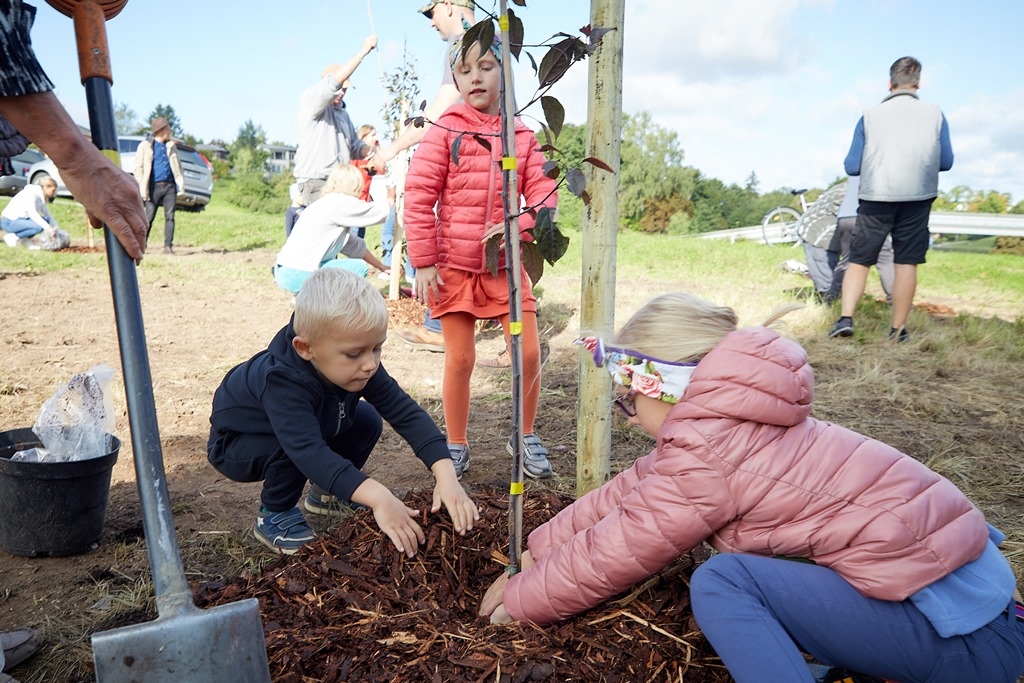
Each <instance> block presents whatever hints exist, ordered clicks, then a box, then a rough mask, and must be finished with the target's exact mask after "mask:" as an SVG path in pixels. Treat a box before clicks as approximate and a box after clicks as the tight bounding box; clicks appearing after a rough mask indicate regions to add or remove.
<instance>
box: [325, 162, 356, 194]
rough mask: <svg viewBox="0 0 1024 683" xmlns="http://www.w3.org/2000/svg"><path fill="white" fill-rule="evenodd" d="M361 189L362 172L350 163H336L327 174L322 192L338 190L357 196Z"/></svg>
mask: <svg viewBox="0 0 1024 683" xmlns="http://www.w3.org/2000/svg"><path fill="white" fill-rule="evenodd" d="M362 191H363V174H362V172H361V171H360V170H359V169H358V168H356V167H355V166H353V165H352V164H338V165H337V166H335V167H334V168H333V169H332V170H331V174H330V175H329V176H327V182H326V183H325V184H324V189H323V194H327V193H328V192H339V193H341V194H348V195H352V196H353V197H358V196H359V194H360V193H361V192H362Z"/></svg>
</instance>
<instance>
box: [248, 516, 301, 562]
mask: <svg viewBox="0 0 1024 683" xmlns="http://www.w3.org/2000/svg"><path fill="white" fill-rule="evenodd" d="M252 532H253V535H255V536H256V540H257V541H259V542H260V543H262V544H263V545H265V546H267V547H268V548H270V549H271V550H273V551H274V552H275V553H282V554H284V555H294V554H295V553H296V552H298V550H299V548H301V547H302V546H304V545H306V544H307V543H309V542H310V541H312V540H313V539H314V538H316V534H315V533H313V529H312V528H310V526H309V524H308V523H307V522H306V518H305V517H303V516H302V511H301V510H299V508H297V507H293V508H292V509H291V510H285V511H284V512H269V511H267V510H266V509H261V510H260V513H259V515H258V516H257V517H256V523H255V524H253V526H252Z"/></svg>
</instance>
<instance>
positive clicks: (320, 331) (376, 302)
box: [294, 268, 388, 342]
mask: <svg viewBox="0 0 1024 683" xmlns="http://www.w3.org/2000/svg"><path fill="white" fill-rule="evenodd" d="M337 320H340V321H342V322H343V323H344V325H345V328H346V329H347V330H351V331H352V332H377V331H380V332H383V331H385V330H386V329H387V327H388V308H387V305H386V304H385V303H384V297H383V296H381V293H380V292H379V291H377V289H376V288H375V287H374V286H373V285H371V284H370V283H369V282H367V281H366V280H365V279H363V278H361V277H359V276H358V275H356V274H355V273H350V272H349V271H347V270H342V269H341V268H321V269H319V270H317V271H316V272H314V273H313V274H312V275H311V276H310V277H309V279H308V280H306V281H305V282H304V283H303V284H302V288H301V289H300V290H299V293H298V294H296V295H295V320H294V327H295V334H296V335H297V336H300V337H304V338H305V339H306V340H307V341H309V342H315V341H317V340H318V339H321V338H323V337H324V336H325V335H326V334H327V333H328V332H329V331H330V330H331V328H332V324H333V323H334V322H335V321H337Z"/></svg>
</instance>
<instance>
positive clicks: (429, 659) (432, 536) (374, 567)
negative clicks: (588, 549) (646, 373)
mask: <svg viewBox="0 0 1024 683" xmlns="http://www.w3.org/2000/svg"><path fill="white" fill-rule="evenodd" d="M472 495H473V498H474V500H475V501H476V502H477V504H478V505H479V506H480V509H481V520H480V524H479V526H478V527H477V528H475V529H474V530H473V531H472V532H470V533H469V534H467V535H466V536H465V537H459V536H457V535H455V534H454V533H453V531H452V529H451V526H450V524H451V522H450V520H449V519H448V518H447V517H446V516H445V515H444V514H443V513H442V514H441V515H431V516H430V517H429V518H427V517H423V518H422V519H421V520H420V523H421V526H423V527H424V531H425V533H426V535H427V543H426V544H425V545H424V546H422V547H421V549H420V552H419V553H418V554H417V555H416V557H415V558H414V559H412V560H408V559H407V558H405V557H404V556H402V555H400V554H399V553H398V552H396V551H395V549H394V547H393V546H392V545H391V542H390V541H389V540H388V539H387V538H386V537H385V536H384V535H383V534H382V533H380V531H379V530H378V529H377V526H376V524H375V523H374V521H373V517H372V513H371V512H369V511H364V512H360V513H358V514H357V515H354V516H352V517H349V518H347V519H345V520H344V521H343V522H342V523H341V524H340V525H339V526H338V527H337V528H336V529H335V530H333V531H332V532H331V533H329V534H322V535H321V536H320V537H319V538H318V539H317V540H316V541H315V542H314V543H311V544H310V545H309V546H307V547H306V548H304V549H303V550H302V551H300V552H299V553H298V554H296V555H294V556H292V557H289V558H284V559H282V560H281V561H279V562H277V563H275V564H274V565H273V566H271V567H270V568H268V569H267V570H265V571H264V572H263V573H262V574H260V575H259V576H252V577H243V578H238V579H232V580H229V581H217V582H210V583H206V584H203V585H200V586H199V587H198V588H197V589H196V603H197V604H198V605H199V606H200V607H212V606H214V605H218V604H223V603H229V602H235V601H238V600H242V599H245V598H249V597H255V598H257V599H258V600H259V602H260V611H261V613H262V616H263V623H264V629H265V634H266V645H267V654H268V656H269V659H270V670H271V674H272V677H273V680H274V681H281V682H288V683H291V682H295V683H304V682H307V681H324V682H330V681H373V682H376V681H403V682H409V683H412V682H416V681H426V682H429V683H441V682H444V683H460V682H462V681H479V682H484V681H488V682H489V681H495V682H503V683H506V682H507V683H511V682H516V683H519V682H522V681H559V682H561V681H587V682H588V683H595V682H598V681H602V682H608V683H619V682H621V683H636V682H639V681H666V682H669V681H672V682H678V681H687V682H690V683H704V682H715V683H719V682H725V681H729V680H731V679H730V677H729V675H728V673H726V671H725V669H724V667H723V666H722V663H721V661H720V660H719V659H718V658H717V657H715V655H714V653H713V651H712V650H711V648H710V646H709V645H708V644H707V642H706V641H705V640H704V638H703V636H702V635H701V633H700V632H699V631H698V630H697V627H696V624H695V623H694V621H693V617H692V614H691V612H690V604H689V595H688V592H687V581H688V577H689V575H690V574H691V573H692V571H693V568H694V567H695V565H696V564H697V563H699V562H701V561H703V560H704V559H706V555H705V554H702V553H701V552H700V551H699V550H698V551H695V555H696V556H685V557H683V558H682V559H681V560H680V561H679V562H678V563H677V564H675V565H673V566H672V567H669V568H668V569H666V570H665V571H664V572H663V573H662V574H661V575H659V576H657V577H653V578H652V579H650V580H649V581H647V582H646V583H645V584H643V585H641V586H638V587H637V588H636V589H635V590H634V591H633V592H631V593H629V594H627V595H623V596H620V597H619V598H618V599H616V600H613V601H610V602H608V603H606V604H605V605H603V606H601V607H599V608H595V609H593V610H591V611H589V612H586V613H585V614H583V615H580V616H578V617H575V618H573V619H570V620H568V621H565V622H562V623H559V624H556V625H554V626H548V627H545V628H539V627H536V626H533V625H528V624H513V625H510V626H502V625H491V624H490V623H489V622H488V621H487V620H486V619H482V618H480V617H478V616H477V614H476V610H477V607H478V605H479V602H480V599H481V598H482V597H483V594H484V592H485V591H486V590H487V587H488V586H490V584H491V582H492V581H493V580H494V579H495V578H496V577H497V576H498V575H499V574H500V572H502V571H504V566H505V562H507V557H506V556H505V555H504V554H503V552H504V550H505V549H507V546H508V498H507V496H506V495H502V494H501V493H499V492H497V491H495V490H493V489H490V490H478V491H473V492H472ZM405 502H406V504H407V505H409V506H410V507H413V508H416V509H419V510H421V512H422V511H428V510H429V509H430V504H431V498H430V492H422V491H413V492H411V493H409V494H408V495H407V496H406V497H405ZM569 502H570V499H568V498H566V497H561V496H559V495H557V494H555V493H551V492H546V491H532V490H531V491H528V492H527V494H526V496H525V497H524V504H523V528H524V529H526V530H529V529H533V528H535V527H536V526H538V525H539V524H541V523H542V522H544V521H545V520H547V519H549V518H550V517H551V516H552V515H553V514H554V513H555V512H557V511H558V510H560V509H561V508H562V507H564V506H565V505H567V504H568V503H569ZM442 519H443V520H445V521H444V522H440V521H437V520H442Z"/></svg>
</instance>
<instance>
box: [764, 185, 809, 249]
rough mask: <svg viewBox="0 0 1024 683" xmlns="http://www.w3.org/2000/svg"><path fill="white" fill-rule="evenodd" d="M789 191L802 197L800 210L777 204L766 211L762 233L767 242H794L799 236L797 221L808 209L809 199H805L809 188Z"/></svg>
mask: <svg viewBox="0 0 1024 683" xmlns="http://www.w3.org/2000/svg"><path fill="white" fill-rule="evenodd" d="M789 192H790V194H792V195H794V196H796V197H798V198H799V199H800V211H797V210H796V209H794V208H793V207H791V206H776V207H775V208H774V209H772V210H771V211H769V212H768V213H766V214H765V215H764V218H762V219H761V235H762V236H763V237H764V243H765V244H775V243H777V242H793V241H795V240H796V238H797V234H796V225H797V221H799V220H800V216H802V215H803V214H804V212H805V211H807V200H805V199H804V193H805V192H807V189H806V188H805V189H802V190H790V191H789Z"/></svg>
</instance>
